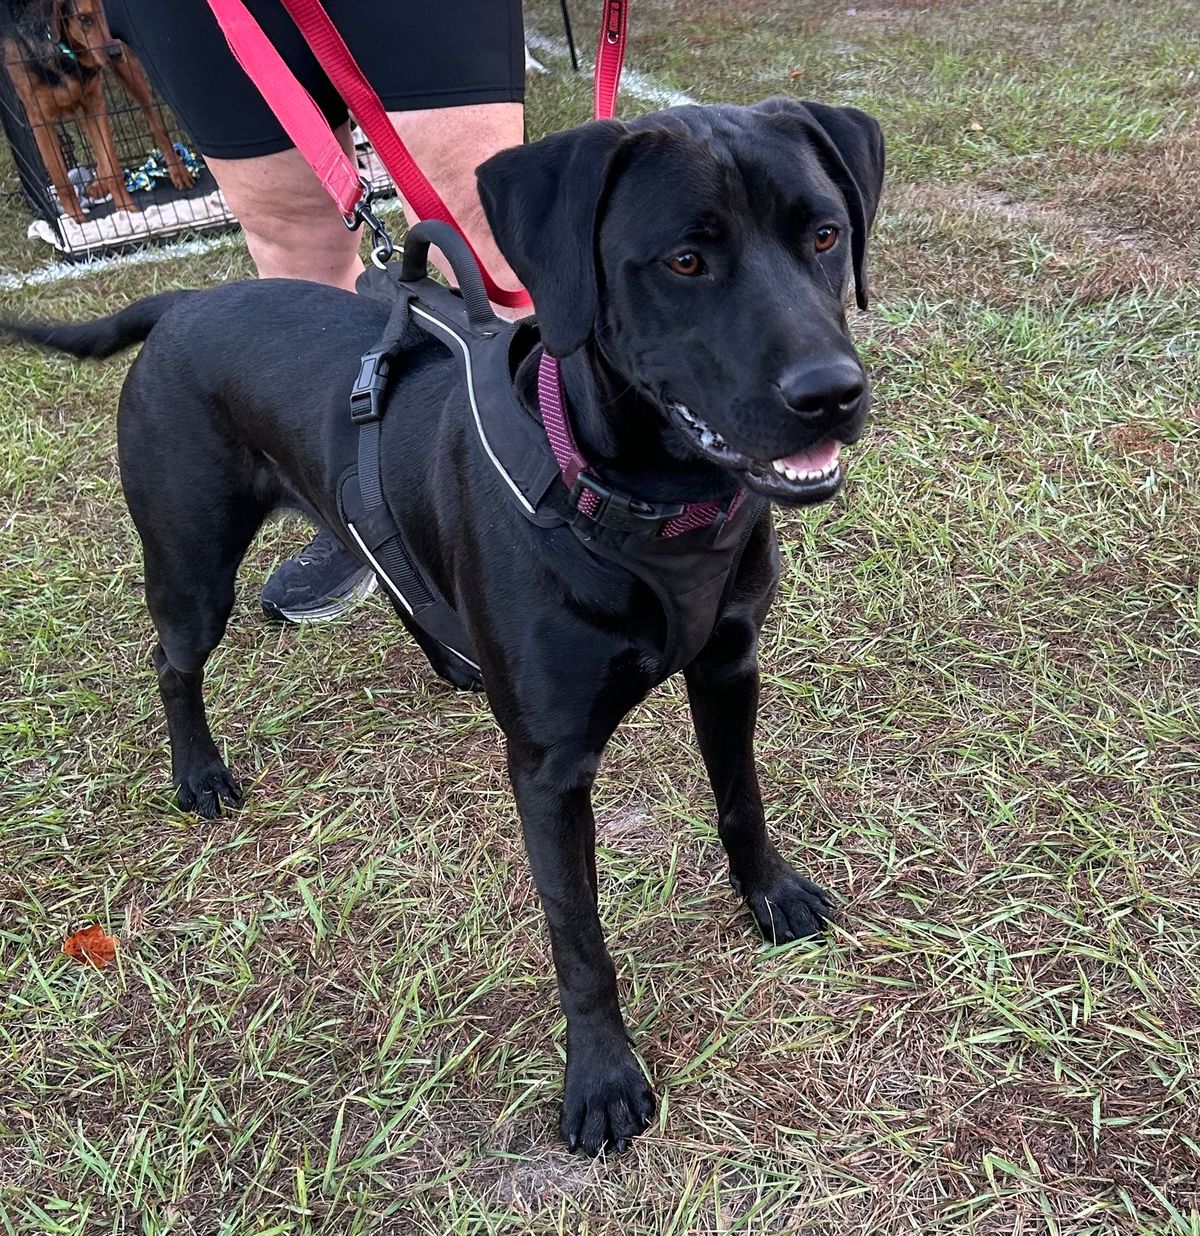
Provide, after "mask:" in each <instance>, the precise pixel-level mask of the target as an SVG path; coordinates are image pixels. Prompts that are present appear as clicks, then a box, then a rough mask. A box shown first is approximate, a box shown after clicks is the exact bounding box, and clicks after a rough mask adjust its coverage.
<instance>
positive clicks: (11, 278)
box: [0, 27, 696, 292]
mask: <svg viewBox="0 0 1200 1236" xmlns="http://www.w3.org/2000/svg"><path fill="white" fill-rule="evenodd" d="M525 42H526V43H527V44H528V46H529V47H530V48H532V49H533V50H534V51H537V52H540V53H541V54H542V55H544V56H547V57H550V58H553V59H554V60H557V61H562V62H564V63H569V62H570V58H571V50H570V48H569V47H568V46H567V42H566V40H565V39H556V38H551V37H549V36H548V35H544V34H541V33H540V32H539V31H537V30H534V29H532V28H531V27H527V28H526V30H525ZM556 71H557V72H558V75H559V76H566V74H567V73H569V72H570V70H569V69H564V68H561V67H558V66H556ZM579 71H580V75H581V76H582V75H583V74H585V73H586V74H590V73H591V71H592V61H591V59H590V58H589V57H588V56H587V55H586V54H584V53H582V52H581V53H580V56H579ZM621 93H622V94H630V95H633V97H634V98H635V99H641V100H643V101H644V102H646V103H657V104H658V105H659V106H660V107H684V106H686V105H687V104H691V103H695V102H696V100H695V99H693V98H692V96H691V95H690V94H685V93H684V92H683V91H682V90H672V89H671V88H670V87H668V86H663V85H661V84H660V83H659V82H657V81H655V80H654V78H652V77H650V76H648V75H647V74H645V73H640V72H638V70H637V69H628V68H627V69H625V70H624V71H623V72H622V73H621ZM396 209H399V205H398V203H392V202H379V203H377V205H376V210H377V211H379V212H380V213H385V214H386V213H388V212H389V210H396ZM241 243H242V242H241V240H240V239H239V238H238V237H236V236H229V235H225V236H209V237H200V238H197V239H196V240H185V241H179V242H177V243H175V244H169V245H148V246H147V247H146V248H144V249H138V250H136V251H135V252H133V253H126V254H118V255H115V256H113V257H97V258H91V259H88V260H86V261H82V262H49V263H47V265H45V266H39V267H38V268H37V269H36V270H31V271H28V272H25V273H22V272H20V271H4V272H2V273H0V291H7V292H10V291H14V290H15V289H17V288H30V287H42V286H44V285H46V284H48V283H61V282H64V281H66V280H70V279H86V278H87V277H88V276H89V275H93V274H96V273H97V272H99V271H104V270H110V269H112V268H113V267H114V266H122V267H124V266H148V265H155V264H157V263H161V262H174V261H176V260H178V259H179V258H185V257H198V256H199V255H201V254H204V253H212V252H214V251H215V250H217V249H224V248H231V247H233V246H234V245H239V244H241Z"/></svg>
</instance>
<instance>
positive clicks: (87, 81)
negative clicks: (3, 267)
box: [0, 0, 394, 259]
mask: <svg viewBox="0 0 1200 1236" xmlns="http://www.w3.org/2000/svg"><path fill="white" fill-rule="evenodd" d="M99 6H100V0H73V2H72V3H71V4H70V5H69V6H67V5H64V4H63V3H62V0H25V2H24V3H22V4H21V5H20V6H19V8H18V7H17V6H14V5H12V4H11V3H5V4H3V6H2V7H0V127H2V128H3V131H4V136H5V139H6V141H7V145H8V149H9V153H10V155H11V163H12V167H11V171H8V169H4V170H3V171H0V176H3V180H0V193H7V194H8V195H10V196H16V197H19V198H20V199H21V200H22V201H23V203H24V205H25V206H26V207H27V208H28V210H29V212H30V216H31V218H30V223H29V235H30V237H32V238H36V239H39V240H42V241H44V242H45V243H46V244H47V245H48V246H49V247H50V248H52V249H53V250H54V251H55V253H56V255H57V256H60V257H64V258H67V259H80V258H85V257H88V256H90V255H95V254H100V253H112V252H122V251H126V250H129V249H133V248H138V247H141V246H143V245H146V244H150V243H154V242H156V241H161V240H165V239H171V238H175V237H179V236H183V235H195V234H198V233H203V232H211V231H217V230H222V229H227V228H231V227H236V226H237V220H236V219H235V218H234V216H233V214H232V213H231V212H230V210H229V207H228V206H227V205H226V202H225V199H224V198H223V197H222V196H221V192H220V190H219V189H218V188H217V185H216V182H215V181H214V179H213V177H212V173H211V172H209V171H208V169H207V168H206V167H205V166H204V161H203V159H202V157H201V156H200V155H199V154H198V152H196V151H195V150H194V147H193V145H192V142H191V141H190V139H189V137H188V135H187V134H186V133H184V132H183V131H182V130H181V129H180V128H179V126H178V125H177V124H176V122H175V120H174V117H173V116H172V115H171V114H170V112H169V111H168V109H167V108H166V107H165V106H164V105H163V104H162V102H161V101H160V100H159V99H158V98H157V96H156V95H155V94H154V92H153V90H152V88H151V86H150V85H149V82H148V81H147V80H146V77H145V74H144V72H143V71H142V69H141V66H140V65H139V64H138V62H137V59H136V57H135V56H134V54H133V53H132V52H131V51H130V50H129V48H127V47H125V46H124V44H120V43H117V42H116V41H115V40H113V39H112V38H111V35H108V36H107V39H106V40H104V39H101V40H97V39H96V37H95V36H94V35H91V34H90V33H89V31H90V27H89V26H83V27H81V26H80V25H79V19H80V17H81V16H83V17H86V16H87V14H88V13H89V10H91V11H94V12H95V13H96V14H97V15H98V16H99V19H100V21H101V22H102V21H103V18H102V14H100V7H99ZM100 29H101V30H102V31H103V33H104V34H105V35H107V26H106V25H102V26H101V27H100ZM89 39H90V40H91V45H90V44H89ZM358 136H360V135H359V134H358V133H357V132H356V137H358ZM359 163H360V167H361V169H362V171H363V174H364V175H365V176H366V177H367V179H368V180H369V181H370V182H371V184H372V187H373V188H375V189H376V191H377V192H379V193H380V194H381V195H382V194H386V193H391V192H394V189H393V187H392V184H391V181H390V180H389V179H388V177H387V174H386V172H385V171H384V170H383V167H382V165H381V164H380V162H379V160H378V159H377V158H376V157H375V155H374V152H373V151H371V150H370V149H369V147H368V146H367V144H366V142H365V141H361V142H360V143H359ZM0 168H3V161H2V160H0ZM5 172H7V175H5ZM5 182H7V183H5Z"/></svg>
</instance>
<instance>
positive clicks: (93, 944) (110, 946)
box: [62, 923, 117, 970]
mask: <svg viewBox="0 0 1200 1236" xmlns="http://www.w3.org/2000/svg"><path fill="white" fill-rule="evenodd" d="M62 951H63V952H64V953H66V955H67V956H68V957H74V958H75V960H76V961H89V962H91V964H92V965H93V966H95V967H96V969H97V970H99V969H101V968H102V967H103V966H106V965H108V963H109V962H110V961H112V959H113V958H114V957H115V956H116V955H117V938H116V936H109V935H105V933H104V928H103V927H101V926H100V924H99V923H93V924H92V925H91V926H90V927H84V928H83V929H82V930H80V931H76V932H73V933H72V934H71V935H69V936H68V937H67V938H66V939H65V940H64V941H63V949H62Z"/></svg>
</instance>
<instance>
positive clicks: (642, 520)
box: [571, 472, 685, 537]
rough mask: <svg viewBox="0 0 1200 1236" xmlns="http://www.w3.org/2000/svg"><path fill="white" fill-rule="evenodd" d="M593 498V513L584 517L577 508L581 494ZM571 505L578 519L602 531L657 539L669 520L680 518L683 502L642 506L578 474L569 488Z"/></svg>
mask: <svg viewBox="0 0 1200 1236" xmlns="http://www.w3.org/2000/svg"><path fill="white" fill-rule="evenodd" d="M585 490H586V491H587V492H588V493H592V494H595V495H596V499H597V503H598V505H597V506H596V509H595V510H594V511H593V512H592V513H591V514H590V515H588V514H585V513H584V511H583V510H582V509H581V508H580V506H579V500H580V498H582V497H583V494H584V491H585ZM571 505H572V506H573V507H575V509H576V511H577V513H578V514H577V518H578V517H579V516H582V517H583V518H584V519H589V520H591V522H592V523H594V524H598V525H599V526H600V527H601V528H608V529H609V530H611V531H613V532H637V533H639V534H640V535H642V536H648V537H649V536H656V535H657V534H658V532H659V530H660V529H661V528H662V526H663V524H665V523H666V522H667V521H668V520H670V519H674V518H675V516H677V515H682V514H683V510H684V505H685V504H684V503H682V502H643V501H642V500H641V499H640V498H632V497H630V495H629V494H626V493H622V492H621V491H620V490H619V489H610V488H609V487H608V486H607V485H605V484H603V483H602V482H600V481H598V480H596V478H595V477H594V476H588V474H587V473H586V472H581V473H580V474H579V475H578V476H577V477H576V478H575V484H574V485H573V486H572V487H571Z"/></svg>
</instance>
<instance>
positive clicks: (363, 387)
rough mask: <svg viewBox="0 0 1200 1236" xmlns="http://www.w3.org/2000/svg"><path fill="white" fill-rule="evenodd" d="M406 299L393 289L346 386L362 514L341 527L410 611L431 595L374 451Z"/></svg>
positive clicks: (406, 324)
mask: <svg viewBox="0 0 1200 1236" xmlns="http://www.w3.org/2000/svg"><path fill="white" fill-rule="evenodd" d="M411 299H412V293H411V292H405V291H404V290H403V289H400V290H399V295H398V296H397V298H396V301H395V303H394V304H393V306H392V312H391V314H390V315H389V317H388V321H387V326H386V327H385V328H384V331H383V334H382V335H381V336H380V338H379V342H378V343H377V344H376V345H375V346H374V347H373V348H372V349H371V351H369V352H367V353H365V354H364V356H363V358H362V360H361V362H360V363H359V369H358V376H357V377H356V378H355V380H354V386H353V387H352V388H351V391H350V419H351V420H352V421H353V422H354V423H355V424H356V425H357V426H358V489H359V493H360V494H361V495H362V505H363V511H364V512H365V515H366V518H365V519H364V520H363V521H362V524H361V526H356V525H355V524H353V523H349V522H348V523H347V527H348V528H349V529H350V532H351V534H352V535H353V536H354V537H355V539H356V540H357V541H358V543H359V547H360V548H361V549H362V550H363V552H364V553H365V554H366V555H367V556H368V558H370V559H371V564H372V566H374V567H376V574H378V575H380V576H381V577H382V581H383V583H384V585H385V586H386V587H387V589H388V591H389V592H391V593H392V595H393V596H394V597H395V598H396V599H397V600H398V601H399V602H400V603H401V604H402V605H403V606H404V608H405V609H407V610H408V612H409V613H410V614H414V615H415V614H418V613H420V612H421V610H423V609H428V608H429V606H431V605H433V604H434V602H435V598H434V596H433V594H432V593H431V592H430V590H429V588H428V587H427V585H426V583H425V580H424V579H423V577H422V576H421V573H420V571H418V570H417V568H416V567H415V566H414V565H413V561H412V559H411V558H410V557H409V554H408V550H407V549H405V547H404V542H403V540H401V537H400V532H399V529H398V528H397V527H396V523H395V520H394V519H393V518H392V514H391V511H390V510H388V508H387V504H386V501H385V499H384V496H383V470H382V467H381V463H380V455H379V439H380V429H381V427H382V426H381V423H382V420H383V412H384V401H385V397H386V395H387V387H388V371H389V366H390V364H391V361H392V358H393V357H394V356H395V355H396V354H397V353H398V352H401V351H402V350H403V349H404V347H405V346H406V344H407V337H408V334H409V332H410V331H411V330H413V329H414V327H413V325H412V317H411V314H410V312H409V302H410V301H411Z"/></svg>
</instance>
